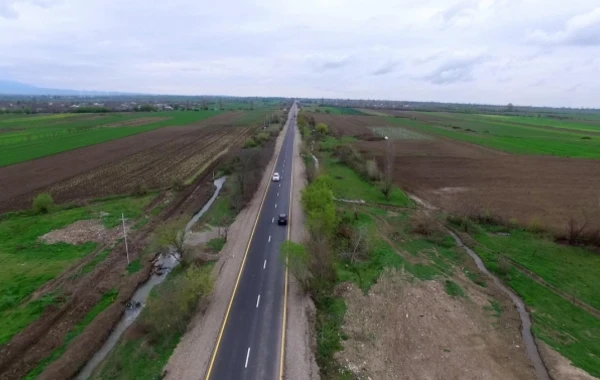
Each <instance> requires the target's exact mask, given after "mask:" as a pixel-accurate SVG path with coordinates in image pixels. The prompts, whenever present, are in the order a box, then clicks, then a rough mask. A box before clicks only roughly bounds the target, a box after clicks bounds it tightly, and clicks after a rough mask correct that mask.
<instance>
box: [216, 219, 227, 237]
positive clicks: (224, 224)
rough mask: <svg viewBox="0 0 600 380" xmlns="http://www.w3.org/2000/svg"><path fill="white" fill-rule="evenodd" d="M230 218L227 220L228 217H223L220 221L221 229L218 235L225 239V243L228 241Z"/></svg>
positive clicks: (219, 228) (218, 230)
mask: <svg viewBox="0 0 600 380" xmlns="http://www.w3.org/2000/svg"><path fill="white" fill-rule="evenodd" d="M228 219H229V218H227V217H226V216H223V217H222V218H221V219H220V220H219V227H218V229H217V233H218V234H219V237H220V238H223V239H224V240H225V241H227V237H228V236H229V225H228V222H229V220H228Z"/></svg>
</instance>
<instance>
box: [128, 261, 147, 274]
mask: <svg viewBox="0 0 600 380" xmlns="http://www.w3.org/2000/svg"><path fill="white" fill-rule="evenodd" d="M143 267H144V266H143V265H142V263H141V262H140V259H136V260H133V261H132V262H130V263H129V264H128V265H127V273H129V274H133V273H135V272H139V271H140V269H142V268H143Z"/></svg>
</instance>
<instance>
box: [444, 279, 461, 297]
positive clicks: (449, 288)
mask: <svg viewBox="0 0 600 380" xmlns="http://www.w3.org/2000/svg"><path fill="white" fill-rule="evenodd" d="M444 289H446V293H447V294H448V295H449V296H451V297H466V296H467V294H466V293H465V291H464V290H463V288H461V287H460V285H458V284H457V283H456V282H454V281H452V280H446V281H445V282H444Z"/></svg>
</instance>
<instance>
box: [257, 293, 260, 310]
mask: <svg viewBox="0 0 600 380" xmlns="http://www.w3.org/2000/svg"><path fill="white" fill-rule="evenodd" d="M259 303H260V294H259V295H258V298H257V299H256V308H257V309H258V304H259Z"/></svg>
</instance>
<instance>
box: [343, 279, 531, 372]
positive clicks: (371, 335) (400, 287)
mask: <svg viewBox="0 0 600 380" xmlns="http://www.w3.org/2000/svg"><path fill="white" fill-rule="evenodd" d="M467 281H468V280H467ZM467 281H464V282H461V286H463V287H465V289H466V293H467V295H468V298H465V297H451V296H449V295H448V294H447V293H446V291H445V289H444V285H443V284H442V283H441V282H440V281H439V280H431V281H419V280H416V279H414V278H412V276H410V275H409V274H406V273H403V272H397V271H392V270H386V271H384V273H383V274H382V276H381V277H380V278H379V280H378V281H377V283H376V284H375V285H374V286H373V287H372V288H371V290H370V291H369V293H368V294H367V295H365V294H364V293H363V292H362V291H361V290H360V289H358V288H357V287H356V286H354V285H344V286H343V287H342V288H340V289H338V292H339V293H340V294H341V295H343V296H344V298H345V300H346V304H347V307H348V308H347V312H346V315H345V318H344V326H343V330H344V332H345V333H346V335H347V337H348V339H347V340H343V341H342V344H343V346H344V349H343V351H341V352H339V353H338V354H337V355H336V359H337V360H338V362H339V363H340V364H342V365H344V367H346V368H347V369H349V370H350V371H351V372H353V373H354V374H355V375H356V376H357V378H359V379H440V380H441V379H444V380H445V379H474V380H475V379H477V380H480V379H490V380H492V379H493V380H496V379H507V380H508V379H523V380H525V379H535V373H534V372H533V370H532V368H531V365H530V363H529V360H528V359H527V356H526V353H525V349H524V347H523V344H522V341H521V337H520V333H519V327H520V321H519V317H518V315H517V313H516V311H515V310H514V308H512V307H511V305H510V301H508V302H503V301H507V300H503V301H501V302H503V303H502V307H503V310H504V311H503V312H502V314H500V315H499V316H498V315H496V314H495V313H494V312H493V310H491V308H490V306H489V305H490V299H494V298H496V297H498V296H499V294H495V291H494V290H493V289H487V288H482V287H479V286H475V285H466V284H467Z"/></svg>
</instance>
